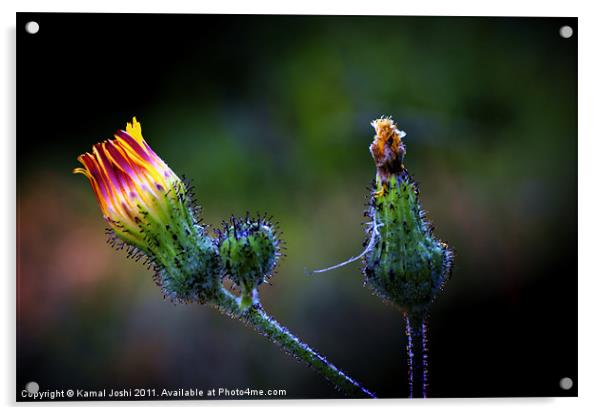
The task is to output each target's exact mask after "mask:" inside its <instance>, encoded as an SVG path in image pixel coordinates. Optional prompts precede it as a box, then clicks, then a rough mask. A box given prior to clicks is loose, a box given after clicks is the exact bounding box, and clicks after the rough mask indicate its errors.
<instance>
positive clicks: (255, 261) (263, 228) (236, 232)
mask: <svg viewBox="0 0 602 415" xmlns="http://www.w3.org/2000/svg"><path fill="white" fill-rule="evenodd" d="M218 244H219V255H220V258H221V260H222V266H223V269H224V272H225V274H226V275H227V276H228V277H230V279H231V280H232V281H233V282H234V283H235V284H236V285H238V286H239V287H240V289H241V294H242V295H241V302H240V306H241V308H243V309H245V308H247V307H249V306H250V305H251V304H253V303H254V302H256V301H257V294H256V292H257V287H258V286H259V285H261V284H262V283H264V282H266V281H267V279H268V278H270V277H271V275H272V273H273V271H274V268H275V267H276V264H277V262H278V258H279V257H280V248H279V247H280V240H279V239H278V237H277V233H276V231H275V230H274V228H273V226H272V225H271V224H270V222H269V221H268V220H266V219H264V218H259V219H250V218H249V217H248V215H247V217H246V218H245V219H236V218H234V217H232V218H231V219H230V221H229V222H228V223H225V224H224V230H223V231H222V232H219V243H218Z"/></svg>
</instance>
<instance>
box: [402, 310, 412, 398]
mask: <svg viewBox="0 0 602 415" xmlns="http://www.w3.org/2000/svg"><path fill="white" fill-rule="evenodd" d="M404 319H405V321H406V336H407V338H408V343H407V344H406V353H407V357H408V388H409V390H410V396H409V397H410V399H411V398H413V397H414V350H413V345H412V325H411V324H410V317H409V316H408V315H407V314H406V315H405V316H404Z"/></svg>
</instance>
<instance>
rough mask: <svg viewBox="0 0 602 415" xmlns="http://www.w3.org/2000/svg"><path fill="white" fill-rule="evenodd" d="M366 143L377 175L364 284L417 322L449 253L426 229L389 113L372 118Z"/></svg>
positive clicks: (433, 293)
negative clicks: (372, 134) (372, 133)
mask: <svg viewBox="0 0 602 415" xmlns="http://www.w3.org/2000/svg"><path fill="white" fill-rule="evenodd" d="M372 125H373V127H374V129H375V131H376V135H375V137H374V141H373V143H372V145H371V146H370V150H371V153H372V156H373V157H374V160H375V163H376V167H377V174H376V180H375V183H374V188H373V191H372V194H371V199H370V205H369V209H368V216H369V217H370V219H371V220H370V224H369V228H368V231H369V233H370V239H371V243H372V248H371V249H370V250H368V252H367V254H366V256H365V257H364V264H365V267H364V275H365V277H366V283H367V284H368V285H369V286H370V287H371V288H372V289H373V290H374V292H375V293H376V294H378V295H379V296H380V297H381V298H383V299H385V300H386V301H389V302H391V303H393V304H395V305H397V306H398V307H400V308H401V309H402V310H403V311H404V313H408V314H409V315H410V316H413V317H415V318H411V320H412V321H416V322H417V323H416V324H418V322H421V321H422V318H423V317H424V316H425V315H426V313H427V311H428V308H429V306H430V304H431V302H432V301H433V300H434V298H435V297H436V296H437V294H438V293H439V292H440V290H441V288H442V286H443V284H444V283H445V281H446V280H447V278H448V276H449V271H450V268H451V264H452V258H453V254H452V251H451V250H450V249H449V248H448V246H447V245H446V244H445V243H443V242H441V241H439V240H438V239H437V238H435V236H434V235H433V234H432V226H431V225H430V224H429V222H428V221H427V219H426V217H425V214H424V212H423V210H422V209H421V207H420V202H419V200H418V189H417V186H416V184H415V183H414V181H413V180H412V178H411V177H410V175H409V174H408V173H407V171H406V169H405V167H404V166H403V157H404V155H405V147H404V145H403V143H402V141H401V138H402V137H404V136H405V133H403V132H401V131H399V130H398V129H397V127H396V126H395V123H394V122H393V120H391V119H390V118H381V119H378V120H376V121H374V122H373V123H372Z"/></svg>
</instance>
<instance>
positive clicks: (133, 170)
mask: <svg viewBox="0 0 602 415" xmlns="http://www.w3.org/2000/svg"><path fill="white" fill-rule="evenodd" d="M78 161H80V162H81V163H82V164H83V165H84V167H83V168H81V167H80V168H76V169H75V170H74V173H82V174H84V175H85V176H86V177H87V178H88V180H89V181H90V185H91V186H92V189H93V190H94V193H95V195H96V198H97V200H98V204H99V206H100V209H101V211H102V214H103V217H104V219H105V221H106V222H107V224H108V225H109V233H110V234H111V235H113V242H114V243H115V242H117V243H119V242H118V241H117V239H118V240H120V241H122V242H123V244H124V245H126V246H127V247H128V248H129V251H130V256H134V257H136V259H139V258H141V257H143V256H146V258H147V261H148V262H150V263H151V264H152V265H153V266H154V269H155V273H156V274H155V281H156V282H157V284H158V285H159V286H161V287H162V289H163V292H164V294H165V296H166V297H169V298H171V299H173V300H178V301H184V302H190V301H200V302H205V301H206V300H207V299H208V298H210V297H211V296H212V294H213V293H214V292H215V290H216V289H217V287H219V285H220V278H219V274H220V272H219V260H218V258H217V250H216V247H215V244H214V243H213V241H212V240H211V238H210V237H209V236H208V235H207V233H206V231H205V228H204V227H203V225H202V224H201V223H200V221H199V220H198V219H197V216H196V214H195V212H196V209H198V208H197V206H196V205H195V202H194V200H193V197H192V195H191V192H190V190H189V189H188V188H187V186H186V185H185V184H184V182H182V180H180V178H179V177H178V176H177V175H176V174H175V173H174V172H173V171H172V170H171V169H170V168H169V167H168V166H167V164H165V162H164V161H163V160H161V158H159V156H157V154H155V152H154V151H153V150H152V149H151V148H150V146H149V145H148V144H147V143H146V141H145V140H144V138H143V137H142V129H141V126H140V123H139V122H138V121H137V120H136V118H134V119H133V120H132V122H131V123H128V124H127V126H126V129H125V131H123V130H119V131H117V132H116V133H115V137H114V139H113V140H106V141H103V142H101V143H98V144H95V145H94V146H93V149H92V152H91V153H85V154H82V155H81V156H79V157H78ZM120 246H123V245H120Z"/></svg>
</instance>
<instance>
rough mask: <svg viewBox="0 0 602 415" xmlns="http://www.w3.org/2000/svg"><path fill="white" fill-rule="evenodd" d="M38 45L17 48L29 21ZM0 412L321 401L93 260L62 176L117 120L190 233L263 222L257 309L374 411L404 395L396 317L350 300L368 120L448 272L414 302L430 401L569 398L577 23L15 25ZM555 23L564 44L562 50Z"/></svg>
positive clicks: (51, 18)
mask: <svg viewBox="0 0 602 415" xmlns="http://www.w3.org/2000/svg"><path fill="white" fill-rule="evenodd" d="M29 20H35V21H37V22H39V24H40V31H39V33H38V34H36V35H29V34H27V33H25V31H24V30H23V28H24V25H25V22H27V21H29ZM17 22H18V25H17V39H18V40H17V42H18V52H17V53H18V56H17V65H18V67H17V91H18V100H17V128H18V131H17V134H18V142H17V156H18V158H17V170H18V171H17V174H18V188H17V189H18V190H17V191H18V195H17V202H18V235H17V243H18V276H17V278H18V292H17V308H18V309H17V319H18V322H17V323H18V324H17V331H18V333H17V391H18V392H19V391H20V390H21V389H22V387H23V385H24V384H25V383H26V382H28V381H32V380H33V381H36V382H38V383H39V384H40V386H41V388H42V389H46V388H66V387H76V388H102V387H109V388H110V387H114V388H117V387H158V388H162V387H168V388H178V387H185V388H189V387H197V388H203V389H207V388H211V387H216V388H217V387H227V388H246V387H251V388H264V389H282V388H284V389H287V391H288V397H290V398H340V397H341V395H339V393H337V392H336V391H335V390H333V388H332V387H331V386H330V385H329V384H328V383H327V382H326V381H324V380H322V379H321V378H320V377H319V376H318V375H317V374H315V373H314V372H312V371H311V370H309V369H308V368H306V367H304V365H303V364H300V363H297V362H295V361H294V360H293V359H291V358H290V357H288V356H286V355H285V354H284V353H282V352H281V351H280V350H279V349H278V348H277V347H276V346H275V345H273V344H270V343H269V342H267V341H266V340H265V339H264V338H262V337H260V336H258V335H257V334H256V333H254V332H252V331H251V330H250V329H248V328H245V327H242V326H241V325H240V323H238V322H237V321H232V320H229V319H228V318H225V317H224V316H222V315H219V314H218V313H217V312H215V310H213V309H210V308H207V307H202V306H198V305H188V306H174V305H173V304H171V303H169V302H167V301H165V300H163V298H162V296H161V293H160V291H159V290H158V289H157V287H156V286H155V285H154V284H153V281H152V278H151V275H150V272H148V271H147V270H146V269H145V268H144V267H143V266H142V265H140V264H136V263H134V262H131V261H129V260H127V259H126V258H125V255H124V254H123V253H122V252H115V251H113V250H112V249H111V248H110V247H109V246H108V245H107V244H106V243H105V236H104V232H103V230H104V228H105V226H104V223H103V220H102V218H101V215H100V212H99V209H98V207H97V206H96V202H95V198H94V196H93V194H92V191H91V189H90V188H89V185H88V183H87V181H86V179H85V178H84V177H83V176H79V175H78V176H75V175H72V174H71V170H72V168H74V167H75V166H76V164H77V163H76V160H75V159H76V157H77V156H78V155H79V154H80V153H83V152H85V151H87V150H88V149H89V148H90V147H91V145H92V144H94V143H95V142H97V141H99V140H102V139H105V138H109V137H110V136H111V135H112V133H113V132H114V131H115V130H116V129H118V128H123V127H124V125H125V123H126V121H128V120H130V119H131V117H132V116H137V117H138V119H139V120H140V121H141V122H142V125H143V133H144V135H145V137H146V139H147V141H148V142H149V143H150V144H151V145H152V147H153V148H154V149H155V151H156V152H157V153H158V154H160V155H161V156H162V158H163V159H164V160H165V161H166V162H167V163H168V164H169V165H170V166H171V167H172V168H173V169H174V170H175V171H176V172H178V173H179V174H185V175H186V176H187V177H189V178H190V179H192V180H193V182H194V185H195V186H196V191H197V195H198V198H199V200H200V202H201V203H202V205H203V212H204V213H203V216H204V218H205V219H206V221H207V222H208V223H209V224H212V225H218V224H219V223H220V221H221V220H222V219H225V218H227V217H228V216H229V215H231V214H235V215H242V214H244V213H245V212H246V211H247V210H249V211H251V212H256V211H259V212H267V213H269V214H273V215H274V217H275V218H276V220H278V221H279V222H280V228H281V230H282V232H283V234H284V238H285V240H286V243H287V245H288V251H287V257H286V258H285V259H284V260H283V261H282V262H281V265H280V267H279V271H278V274H277V275H276V276H275V277H274V278H273V279H272V282H273V286H265V287H263V288H262V289H261V296H262V298H263V302H264V306H265V308H266V310H267V311H268V312H270V313H272V314H273V315H274V316H275V317H276V319H278V320H279V321H281V322H282V323H283V324H284V325H286V326H287V327H289V328H290V329H291V330H292V331H293V332H294V333H296V334H297V335H298V336H300V337H301V338H302V339H303V340H305V341H306V342H308V343H309V344H310V345H312V346H313V347H315V348H317V349H318V350H319V351H320V352H321V353H323V354H325V355H326V356H327V357H328V358H329V359H331V361H332V362H334V363H335V364H336V365H338V366H340V367H341V368H343V369H344V370H345V371H346V372H347V373H348V374H350V375H351V376H352V377H354V378H356V379H358V380H359V381H360V382H362V383H363V384H364V385H365V386H366V387H368V388H369V389H372V390H374V391H375V392H376V393H377V394H378V395H379V396H381V397H405V396H406V395H407V380H406V367H405V362H404V354H403V350H404V343H403V342H404V337H403V330H402V320H401V316H400V315H399V314H398V312H397V311H396V310H395V309H393V308H392V307H389V306H387V305H385V304H383V303H382V302H381V301H380V300H379V299H378V298H377V297H375V296H373V295H372V294H371V292H370V291H369V290H368V289H367V288H364V287H363V286H362V275H361V273H360V271H359V268H360V264H359V263H356V264H353V265H350V266H347V267H346V268H342V269H338V270H336V271H332V272H330V273H327V274H321V275H318V276H308V275H306V274H305V273H304V270H305V269H306V268H307V269H314V268H320V267H325V266H328V265H332V264H334V263H337V262H340V261H343V260H345V259H347V258H349V257H351V256H353V255H355V254H357V253H359V252H360V251H361V249H362V245H361V244H362V241H363V239H364V233H363V228H362V222H363V221H364V220H365V218H363V216H362V213H363V211H364V208H365V202H366V197H367V195H368V191H367V186H368V185H369V184H370V181H371V180H372V178H373V177H374V167H373V163H372V160H371V158H370V155H369V152H368V145H369V143H370V141H371V139H372V136H373V131H372V130H371V128H370V125H369V123H370V121H371V120H373V119H374V118H376V117H378V116H380V115H382V114H384V115H391V116H393V117H394V119H395V120H396V121H397V123H398V125H399V127H400V128H401V129H403V130H405V131H406V132H407V134H408V135H407V137H406V139H405V142H406V146H407V156H406V166H407V168H408V169H409V171H410V172H411V173H412V174H413V176H414V177H415V178H416V179H417V181H418V182H419V184H420V188H421V199H422V204H423V207H424V208H425V210H426V211H427V212H428V215H429V217H430V219H431V221H432V222H433V224H434V225H435V227H436V230H435V232H436V234H437V235H438V236H439V237H440V238H441V239H444V240H446V241H448V242H449V243H450V245H451V246H452V247H453V248H454V249H455V251H456V261H455V266H454V269H453V273H452V279H451V281H450V282H449V283H448V285H447V287H446V289H445V291H444V293H443V294H442V295H441V296H440V297H439V299H438V300H437V302H436V303H435V304H434V305H433V308H432V315H431V320H430V345H429V349H430V384H431V388H430V390H431V396H433V397H473V396H537V395H539V396H553V395H575V394H576V391H577V386H576V384H575V387H574V388H573V389H572V390H571V391H563V390H561V389H560V388H559V386H558V382H559V380H560V379H561V378H562V377H565V376H569V377H571V378H572V379H573V380H574V381H575V383H577V307H576V302H577V239H576V228H577V212H576V207H577V187H576V185H577V101H576V98H577V92H576V91H577V73H576V70H577V63H576V62H577V20H576V19H561V18H459V17H453V18H448V17H351V16H348V17H332V16H219V15H91V14H19V15H18V18H17ZM564 24H570V25H571V26H572V27H573V29H574V32H575V34H574V35H573V37H572V38H570V39H563V38H561V37H560V36H559V28H560V27H561V26H562V25H564Z"/></svg>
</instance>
